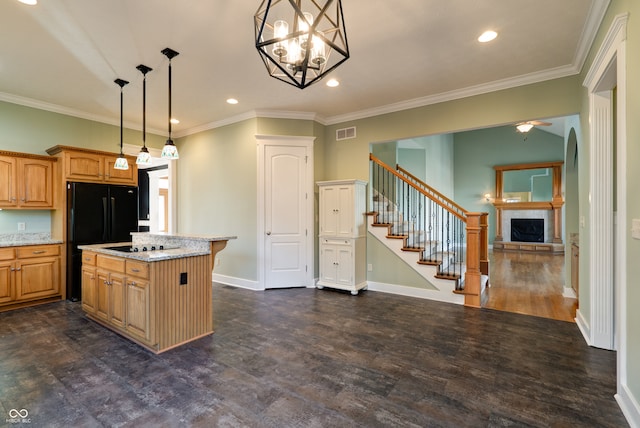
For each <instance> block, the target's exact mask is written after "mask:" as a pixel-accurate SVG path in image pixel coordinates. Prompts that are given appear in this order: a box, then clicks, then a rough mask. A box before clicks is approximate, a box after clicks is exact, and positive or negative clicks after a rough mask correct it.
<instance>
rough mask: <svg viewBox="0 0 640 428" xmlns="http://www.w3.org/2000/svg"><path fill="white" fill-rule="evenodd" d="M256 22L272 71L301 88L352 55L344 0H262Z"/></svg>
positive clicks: (262, 53) (262, 52) (262, 51)
mask: <svg viewBox="0 0 640 428" xmlns="http://www.w3.org/2000/svg"><path fill="white" fill-rule="evenodd" d="M284 17H291V18H292V19H291V20H290V21H286V20H285V19H284ZM254 24H255V34H256V39H255V40H256V49H257V50H258V52H259V54H260V57H261V58H262V61H263V62H264V65H265V66H266V67H267V71H268V73H269V75H270V76H272V77H274V78H276V79H278V80H282V81H283V82H285V83H288V84H290V85H293V86H296V87H298V88H300V89H304V88H306V87H307V86H309V85H311V84H313V83H314V82H317V81H319V80H320V79H322V78H323V77H324V76H326V75H327V74H328V73H330V72H331V71H333V70H334V69H335V68H336V67H338V66H339V65H340V64H342V63H343V62H345V61H346V60H347V59H349V45H348V44H347V32H346V30H345V26H344V15H343V13H342V1H341V0H322V1H321V0H289V1H274V0H263V1H262V3H261V4H260V7H259V8H258V10H257V11H256V13H255V15H254Z"/></svg>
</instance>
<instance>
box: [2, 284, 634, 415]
mask: <svg viewBox="0 0 640 428" xmlns="http://www.w3.org/2000/svg"><path fill="white" fill-rule="evenodd" d="M213 295H214V305H213V306H214V317H215V326H216V332H215V333H214V334H213V335H212V336H208V337H205V338H203V339H200V340H197V341H194V342H192V343H189V344H186V345H184V346H182V347H180V348H177V349H173V350H170V351H167V352H166V353H163V354H159V355H155V354H153V353H151V352H149V351H146V350H144V349H142V348H140V347H138V346H136V345H134V344H133V343H131V342H129V341H128V340H126V339H124V338H122V337H120V336H118V335H116V334H115V333H113V332H111V331H109V330H106V329H104V328H102V327H100V326H99V325H97V324H95V323H93V322H91V321H89V320H87V319H86V318H85V317H84V316H83V315H82V311H81V308H80V304H79V303H71V302H59V303H52V304H48V305H43V306H40V307H37V308H27V309H21V310H17V311H13V312H7V313H2V314H0V326H1V327H2V328H0V413H4V415H7V414H8V412H9V410H10V409H27V410H28V411H29V418H30V419H31V424H30V426H34V427H36V426H64V427H67V426H132V427H134V426H135V427H137V426H242V427H245V426H247V427H460V426H469V427H485V426H518V427H526V426H534V427H548V426H598V427H621V426H626V421H625V420H624V417H623V415H622V413H621V411H620V409H619V408H618V406H617V404H616V402H615V400H614V398H613V395H614V394H615V361H616V355H615V353H614V352H609V351H603V350H600V349H595V348H590V347H588V346H586V345H585V342H584V340H583V339H582V337H581V335H580V333H579V331H578V329H577V328H576V325H575V324H572V323H567V322H562V321H554V320H550V319H545V318H540V317H530V316H524V315H518V314H513V313H507V312H500V311H494V310H488V309H473V308H466V307H463V306H459V305H452V304H446V303H439V302H432V301H427V300H420V299H413V298H408V297H403V296H394V295H389V294H384V293H375V292H368V291H365V292H361V293H360V295H359V296H351V295H350V294H349V293H343V292H336V291H331V290H328V289H325V290H315V289H289V290H286V289H285V290H271V291H266V292H255V291H248V290H242V289H236V288H232V287H228V286H222V285H218V284H214V288H213ZM5 417H6V416H5ZM0 420H4V419H0Z"/></svg>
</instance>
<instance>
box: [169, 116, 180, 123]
mask: <svg viewBox="0 0 640 428" xmlns="http://www.w3.org/2000/svg"><path fill="white" fill-rule="evenodd" d="M171 123H173V124H174V125H177V124H178V123H180V121H179V120H178V119H176V118H175V117H172V118H171Z"/></svg>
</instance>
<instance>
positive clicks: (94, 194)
mask: <svg viewBox="0 0 640 428" xmlns="http://www.w3.org/2000/svg"><path fill="white" fill-rule="evenodd" d="M67 222H68V223H67V299H69V300H73V301H78V300H81V298H82V296H81V290H82V287H81V267H82V251H81V250H78V245H87V244H103V243H110V242H131V235H130V233H131V232H136V231H137V230H138V188H137V187H133V186H118V185H113V184H94V183H67Z"/></svg>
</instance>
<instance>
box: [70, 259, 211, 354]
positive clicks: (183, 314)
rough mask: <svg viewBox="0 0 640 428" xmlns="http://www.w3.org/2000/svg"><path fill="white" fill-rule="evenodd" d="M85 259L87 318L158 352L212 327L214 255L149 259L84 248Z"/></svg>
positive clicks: (84, 281) (84, 297)
mask: <svg viewBox="0 0 640 428" xmlns="http://www.w3.org/2000/svg"><path fill="white" fill-rule="evenodd" d="M85 256H86V257H87V258H85ZM93 260H95V262H93ZM82 261H83V266H82V272H83V291H82V298H83V306H82V307H83V309H84V311H85V313H86V315H87V317H88V318H90V319H92V320H94V321H97V322H99V323H100V324H101V325H103V326H105V327H107V328H109V329H112V330H114V331H117V332H118V333H119V334H121V335H122V336H124V337H127V338H129V339H130V340H132V341H134V342H136V343H138V344H140V345H142V346H144V347H146V348H147V349H150V350H151V351H153V352H156V353H159V352H163V351H166V350H167V349H171V348H174V347H176V346H179V345H181V344H183V343H186V342H189V341H192V340H194V339H197V338H200V337H203V336H206V335H209V334H211V333H212V332H213V313H212V307H211V299H212V294H211V293H212V290H211V271H212V268H213V266H212V261H211V258H210V255H208V254H207V255H201V256H191V257H184V258H176V259H169V260H158V261H153V262H147V261H142V260H137V259H134V258H130V257H117V256H112V255H107V254H104V253H101V252H100V250H97V251H96V252H95V253H94V252H92V251H90V250H83V255H82ZM183 276H184V279H183ZM94 281H95V282H94ZM85 288H86V289H90V288H93V289H94V290H95V292H91V291H90V292H88V293H85ZM91 296H95V298H94V299H92V298H91ZM85 299H88V300H87V302H86V304H85V302H84V300H85ZM94 302H95V303H94Z"/></svg>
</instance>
